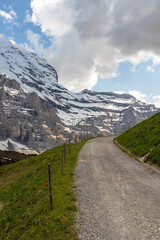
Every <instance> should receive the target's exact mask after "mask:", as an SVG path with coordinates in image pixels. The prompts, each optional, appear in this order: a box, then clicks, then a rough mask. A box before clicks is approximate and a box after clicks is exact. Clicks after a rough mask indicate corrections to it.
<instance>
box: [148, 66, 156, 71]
mask: <svg viewBox="0 0 160 240" xmlns="http://www.w3.org/2000/svg"><path fill="white" fill-rule="evenodd" d="M147 70H148V71H149V72H155V70H154V68H153V67H152V66H148V67H147Z"/></svg>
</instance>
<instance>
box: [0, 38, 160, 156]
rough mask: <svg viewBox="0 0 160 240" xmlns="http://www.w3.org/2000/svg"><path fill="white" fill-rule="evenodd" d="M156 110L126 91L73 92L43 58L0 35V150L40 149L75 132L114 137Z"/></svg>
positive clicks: (59, 142) (60, 141)
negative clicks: (121, 92) (63, 83)
mask: <svg viewBox="0 0 160 240" xmlns="http://www.w3.org/2000/svg"><path fill="white" fill-rule="evenodd" d="M158 111H160V110H159V109H157V108H155V106H154V105H151V104H146V103H142V102H140V101H139V100H137V99H136V98H134V97H133V96H131V95H129V94H116V93H106V92H92V91H88V90H84V91H82V92H80V93H72V92H70V91H69V90H67V89H66V88H64V87H63V86H62V85H60V84H59V83H58V76H57V72H56V70H55V69H54V68H53V67H52V66H50V65H49V64H48V63H47V62H46V60H45V59H43V58H40V57H39V56H38V55H36V54H34V53H30V52H28V51H26V50H23V49H21V48H19V47H18V46H16V45H15V44H12V43H11V42H9V41H8V40H6V39H5V38H3V37H2V36H0V148H1V149H9V150H17V149H21V150H22V151H26V152H31V151H32V152H33V150H34V151H37V152H41V151H43V150H44V149H49V148H52V147H54V146H56V145H59V144H61V143H62V142H63V141H64V140H66V139H67V138H69V137H70V138H72V137H73V135H74V134H75V133H80V132H81V131H88V132H89V133H90V135H92V134H95V133H96V134H98V133H100V132H101V133H103V134H105V135H118V134H120V133H122V132H124V131H125V130H127V129H128V128H130V127H132V126H133V125H135V124H137V123H138V122H140V121H142V120H144V119H146V118H148V117H150V116H152V115H153V114H155V113H156V112H158Z"/></svg>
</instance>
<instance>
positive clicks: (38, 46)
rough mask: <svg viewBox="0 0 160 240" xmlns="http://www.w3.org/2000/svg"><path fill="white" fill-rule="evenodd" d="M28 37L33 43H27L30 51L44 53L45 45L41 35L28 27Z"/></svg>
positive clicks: (26, 46)
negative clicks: (29, 44)
mask: <svg viewBox="0 0 160 240" xmlns="http://www.w3.org/2000/svg"><path fill="white" fill-rule="evenodd" d="M26 35H27V39H28V41H29V42H30V43H31V46H28V45H25V46H24V47H25V48H27V49H28V50H29V51H35V52H36V53H38V54H39V55H44V51H45V49H44V46H43V43H42V41H41V36H40V35H39V34H37V33H34V32H33V31H32V30H30V29H28V30H27V32H26Z"/></svg>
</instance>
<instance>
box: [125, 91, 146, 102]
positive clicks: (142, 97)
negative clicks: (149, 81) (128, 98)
mask: <svg viewBox="0 0 160 240" xmlns="http://www.w3.org/2000/svg"><path fill="white" fill-rule="evenodd" d="M128 93H129V94H130V95H132V96H134V97H135V98H136V99H138V100H140V101H142V102H146V101H147V95H146V94H144V93H141V92H139V91H137V90H129V91H128Z"/></svg>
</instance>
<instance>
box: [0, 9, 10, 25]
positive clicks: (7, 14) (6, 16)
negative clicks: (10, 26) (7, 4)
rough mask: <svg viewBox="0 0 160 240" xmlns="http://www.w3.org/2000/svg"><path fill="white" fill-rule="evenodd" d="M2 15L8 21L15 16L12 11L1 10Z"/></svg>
mask: <svg viewBox="0 0 160 240" xmlns="http://www.w3.org/2000/svg"><path fill="white" fill-rule="evenodd" d="M0 16H1V17H3V18H4V19H5V20H6V21H7V22H11V21H12V20H13V16H12V15H11V14H10V13H7V12H5V11H2V10H0Z"/></svg>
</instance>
